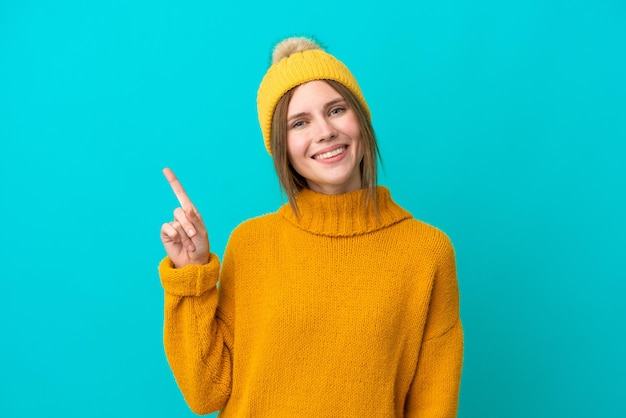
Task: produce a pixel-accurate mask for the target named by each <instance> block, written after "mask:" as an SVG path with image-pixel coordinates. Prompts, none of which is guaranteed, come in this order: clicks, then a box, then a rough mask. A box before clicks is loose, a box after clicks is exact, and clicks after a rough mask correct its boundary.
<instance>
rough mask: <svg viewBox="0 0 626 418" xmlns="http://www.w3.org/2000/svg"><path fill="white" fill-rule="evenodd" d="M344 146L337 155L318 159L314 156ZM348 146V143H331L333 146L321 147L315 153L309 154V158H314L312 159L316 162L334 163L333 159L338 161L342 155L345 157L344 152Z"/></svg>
mask: <svg viewBox="0 0 626 418" xmlns="http://www.w3.org/2000/svg"><path fill="white" fill-rule="evenodd" d="M344 147H345V151H344V152H342V153H341V154H339V155H335V156H334V157H330V158H326V159H324V160H318V159H316V158H315V156H316V155H319V154H325V153H327V152H331V151H335V150H336V149H339V148H344ZM348 148H350V146H349V145H348V144H336V145H333V146H330V147H326V148H323V149H321V150H318V151H317V152H316V153H315V154H313V155H311V159H312V160H314V161H317V162H318V163H334V162H335V161H339V160H341V159H342V158H343V157H345V155H346V153H347V151H348Z"/></svg>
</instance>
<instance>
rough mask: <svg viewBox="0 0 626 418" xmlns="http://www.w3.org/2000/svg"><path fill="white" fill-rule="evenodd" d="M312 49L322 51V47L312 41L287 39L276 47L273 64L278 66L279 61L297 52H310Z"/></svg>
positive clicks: (294, 38) (295, 38) (273, 53)
mask: <svg viewBox="0 0 626 418" xmlns="http://www.w3.org/2000/svg"><path fill="white" fill-rule="evenodd" d="M312 49H319V50H322V47H321V46H319V45H318V44H317V43H316V42H315V41H313V40H312V39H308V38H299V37H293V38H287V39H285V40H283V41H281V42H279V43H278V44H276V46H275V47H274V51H273V52H272V64H276V63H277V62H278V61H280V60H282V59H283V58H287V57H288V56H290V55H293V54H295V53H296V52H303V51H310V50H312Z"/></svg>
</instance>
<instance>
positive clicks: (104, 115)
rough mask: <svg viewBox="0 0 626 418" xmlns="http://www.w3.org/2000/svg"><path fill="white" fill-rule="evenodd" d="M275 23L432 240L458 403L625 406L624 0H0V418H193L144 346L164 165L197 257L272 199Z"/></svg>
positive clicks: (473, 407) (154, 334)
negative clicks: (325, 57) (458, 330)
mask: <svg viewBox="0 0 626 418" xmlns="http://www.w3.org/2000/svg"><path fill="white" fill-rule="evenodd" d="M294 34H304V35H315V36H316V37H317V38H318V39H319V40H320V41H322V43H324V44H325V45H326V47H327V48H328V50H329V52H331V53H333V54H335V55H336V56H338V57H339V58H340V59H342V60H343V61H344V62H345V63H346V64H347V65H348V66H349V67H350V68H351V69H352V71H353V73H354V74H355V76H356V77H357V79H358V80H359V82H360V84H361V87H362V88H363V91H364V94H365V96H366V99H367V100H368V103H369V105H370V108H371V110H372V113H373V118H374V127H375V129H376V131H377V134H378V138H379V143H380V148H381V151H382V154H383V162H384V172H383V174H382V176H381V183H382V184H385V185H387V186H388V187H389V188H390V189H391V191H392V195H393V196H394V198H395V200H396V201H397V202H398V203H400V204H401V205H403V206H404V207H405V208H407V209H408V210H409V211H411V212H412V213H413V214H414V215H415V216H416V217H417V218H420V219H422V220H424V221H426V222H429V223H431V224H433V225H436V226H437V227H439V228H441V229H442V230H444V231H445V232H446V233H448V235H449V236H450V237H451V238H452V240H453V242H454V243H455V248H456V251H457V260H458V273H459V283H460V288H461V297H462V317H463V321H464V327H465V338H466V355H465V368H464V375H463V381H462V390H461V405H460V414H459V416H461V417H481V418H482V417H486V418H490V417H493V418H500V417H515V418H517V417H519V418H526V417H557V416H558V417H591V416H594V417H618V416H623V415H622V414H623V409H624V408H623V402H624V397H625V396H626V384H625V380H624V376H625V375H626V361H625V360H624V353H625V352H626V326H625V325H624V322H625V321H624V320H625V319H626V309H625V308H624V296H625V294H626V292H625V291H626V286H625V282H626V273H625V266H624V260H625V257H624V253H625V250H626V223H625V221H624V214H625V213H626V198H625V196H626V190H625V189H626V188H625V180H626V172H625V168H624V167H625V165H626V164H625V162H624V160H625V157H626V146H625V145H624V144H625V143H626V54H625V49H624V45H626V4H625V3H624V2H623V1H621V0H613V1H611V0H595V1H591V0H589V1H580V0H572V1H565V0H563V1H556V0H525V1H512V2H501V1H494V0H475V1H469V0H467V1H464V0H443V1H437V2H420V1H406V2H400V1H384V2H368V1H363V0H359V1H356V0H346V1H343V2H321V3H320V2H302V3H298V2H293V1H262V2H260V1H244V2H231V4H227V2H223V1H222V2H213V1H178V2H168V1H163V0H154V1H145V0H138V1H132V2H131V1H121V0H107V1H104V0H94V1H89V2H83V1H68V0H57V1H43V0H42V1H34V0H33V1H27V0H2V2H0V143H1V151H0V179H1V182H2V193H1V194H0V196H1V197H0V199H1V204H0V219H1V220H2V225H1V227H0V237H1V244H0V245H2V249H1V252H0V257H1V260H0V262H1V267H0V275H1V276H0V284H1V289H2V293H1V299H0V327H1V332H2V342H1V343H0V416H2V417H11V418H12V417H38V416H63V417H109V416H118V417H172V416H176V417H184V416H193V414H192V413H191V412H190V411H189V409H188V408H187V406H186V405H185V403H184V400H183V399H182V396H181V395H180V392H179V390H178V388H177V386H176V383H175V381H174V379H173V377H172V374H171V372H170V370H169V367H168V365H167V362H166V359H165V355H164V353H163V346H162V334H161V332H162V321H163V313H162V309H163V306H162V304H163V295H162V290H161V287H160V284H159V278H158V274H157V264H158V262H159V261H160V259H161V258H162V257H163V256H164V251H163V249H162V246H161V243H160V240H159V229H160V225H161V224H162V223H163V222H166V221H168V220H170V218H171V212H172V210H173V209H174V207H175V206H176V200H175V198H174V196H173V194H172V193H171V192H170V190H169V187H168V185H167V183H166V181H165V179H164V178H163V177H162V174H161V169H162V168H163V167H165V166H170V167H172V168H173V169H174V170H175V171H176V173H177V174H178V175H179V178H180V179H181V181H182V182H183V184H184V185H185V186H186V188H187V191H188V193H189V194H190V196H191V197H192V199H194V201H195V203H196V205H197V206H198V207H199V209H200V210H201V211H202V213H203V215H204V218H205V219H206V220H207V224H208V228H209V233H210V237H211V244H212V249H213V251H214V252H216V253H217V254H219V255H221V254H222V253H223V250H224V247H225V245H226V242H227V239H228V236H229V233H230V231H231V230H232V229H233V228H234V227H235V226H236V225H237V224H238V223H240V222H241V221H243V220H244V219H246V218H249V217H252V216H256V215H259V214H263V213H267V212H270V211H274V210H275V209H276V208H277V207H278V206H279V205H280V204H282V202H283V198H282V196H281V194H280V191H279V188H278V184H277V181H276V177H275V174H274V172H273V167H272V162H271V158H270V157H269V156H268V155H267V154H266V152H265V150H264V147H263V144H262V139H261V133H260V129H259V127H258V122H257V118H256V103H255V100H256V89H257V87H258V84H259V82H260V81H261V78H262V76H263V74H264V72H265V70H266V69H267V66H268V64H269V55H270V51H271V48H272V46H273V44H274V43H275V42H276V41H278V40H280V39H282V38H283V37H285V36H289V35H294ZM329 415H332V411H329Z"/></svg>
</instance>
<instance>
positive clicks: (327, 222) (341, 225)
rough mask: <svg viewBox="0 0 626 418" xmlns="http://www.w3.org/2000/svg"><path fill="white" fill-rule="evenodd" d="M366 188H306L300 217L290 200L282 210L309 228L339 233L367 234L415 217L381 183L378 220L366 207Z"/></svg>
mask: <svg viewBox="0 0 626 418" xmlns="http://www.w3.org/2000/svg"><path fill="white" fill-rule="evenodd" d="M364 192H365V191H364V190H357V191H354V192H350V193H344V194H338V195H327V194H321V193H316V192H314V191H312V190H310V189H302V190H301V191H300V192H298V195H297V196H296V201H297V203H298V210H299V212H300V218H298V217H297V216H296V215H295V213H294V212H293V210H292V209H291V206H290V205H289V204H288V203H287V204H285V205H283V206H282V207H281V208H280V209H279V210H278V213H279V214H281V215H282V216H283V217H284V218H285V219H286V220H288V221H289V222H291V223H292V224H294V225H296V226H297V227H298V228H301V229H304V230H305V231H309V232H311V233H314V234H318V235H327V236H335V237H347V236H351V235H360V234H366V233H368V232H373V231H376V230H379V229H382V228H385V227H388V226H390V225H393V224H395V223H397V222H400V221H402V220H404V219H408V218H411V217H412V216H411V214H410V213H409V212H407V211H406V210H404V209H402V208H401V207H400V206H398V205H397V204H396V203H395V202H394V201H393V200H391V195H390V193H389V190H388V189H387V188H385V187H383V186H378V188H377V190H376V194H377V198H378V215H379V222H376V217H375V216H374V214H373V213H368V212H367V211H366V210H365V208H364V205H363V200H362V196H363V193H364ZM370 212H371V211H370Z"/></svg>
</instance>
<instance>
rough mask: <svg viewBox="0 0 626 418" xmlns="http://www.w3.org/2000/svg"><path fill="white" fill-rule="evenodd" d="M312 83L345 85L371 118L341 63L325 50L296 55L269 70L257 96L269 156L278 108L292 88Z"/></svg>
mask: <svg viewBox="0 0 626 418" xmlns="http://www.w3.org/2000/svg"><path fill="white" fill-rule="evenodd" d="M313 80H334V81H337V82H339V83H341V84H343V85H344V86H346V87H347V88H348V89H350V91H352V93H354V95H355V96H356V97H357V98H358V99H359V101H360V102H361V104H362V105H363V108H364V109H365V110H366V111H367V112H368V116H369V108H368V106H367V103H366V102H365V98H364V97H363V93H361V88H360V87H359V84H358V83H357V81H356V79H355V78H354V76H353V75H352V73H351V72H350V70H348V68H347V67H346V66H345V65H344V64H343V63H342V62H341V61H339V60H338V59H337V58H335V57H334V56H332V55H330V54H328V53H326V52H324V51H322V50H308V51H303V52H296V53H294V54H292V55H290V56H288V57H286V58H283V59H282V60H280V61H278V62H277V63H275V64H273V65H272V66H271V67H270V68H269V70H267V73H266V74H265V77H263V80H262V81H261V85H260V86H259V90H258V92H257V111H258V116H259V124H260V125H261V131H262V132H263V140H264V141H265V148H266V149H267V152H269V153H270V155H271V154H272V151H271V136H270V135H271V127H272V117H273V115H274V109H275V108H276V104H277V103H278V101H279V100H280V98H281V97H283V95H284V94H285V93H287V92H288V91H289V90H291V89H292V88H294V87H296V86H298V85H300V84H303V83H307V82H309V81H313Z"/></svg>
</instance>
